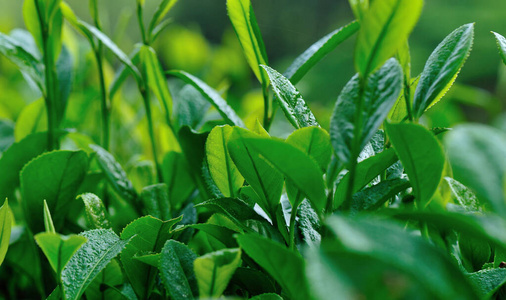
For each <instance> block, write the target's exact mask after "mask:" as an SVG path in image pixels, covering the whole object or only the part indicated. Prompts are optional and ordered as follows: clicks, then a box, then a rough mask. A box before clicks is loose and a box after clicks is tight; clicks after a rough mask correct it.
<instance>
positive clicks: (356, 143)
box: [343, 77, 366, 209]
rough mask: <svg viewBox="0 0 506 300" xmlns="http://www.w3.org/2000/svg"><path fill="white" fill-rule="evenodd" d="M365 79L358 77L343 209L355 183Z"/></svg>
mask: <svg viewBox="0 0 506 300" xmlns="http://www.w3.org/2000/svg"><path fill="white" fill-rule="evenodd" d="M365 84H366V79H365V78H363V77H360V78H359V91H358V103H357V110H356V111H355V128H354V134H353V141H352V145H351V158H350V160H351V161H350V167H349V172H350V180H349V181H348V188H347V189H346V198H345V201H344V203H343V207H344V208H345V209H347V208H349V207H350V203H351V199H352V196H353V186H354V185H355V176H356V172H357V158H358V155H359V154H360V138H359V136H360V134H361V131H362V128H361V127H362V106H363V105H364V103H363V102H364V93H365Z"/></svg>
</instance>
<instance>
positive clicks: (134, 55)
mask: <svg viewBox="0 0 506 300" xmlns="http://www.w3.org/2000/svg"><path fill="white" fill-rule="evenodd" d="M140 51H141V47H140V46H139V45H135V46H134V49H133V50H132V52H130V55H129V56H128V57H129V58H130V60H131V61H132V63H133V64H138V63H140V61H141V54H140V53H141V52H140ZM130 74H131V72H130V69H128V68H126V67H125V65H121V67H120V68H119V69H118V71H116V74H115V75H114V80H113V81H112V83H111V84H110V87H109V98H110V99H114V96H115V95H116V93H117V92H118V91H119V90H120V89H121V86H122V85H123V83H125V81H126V79H127V78H128V76H129V75H130Z"/></svg>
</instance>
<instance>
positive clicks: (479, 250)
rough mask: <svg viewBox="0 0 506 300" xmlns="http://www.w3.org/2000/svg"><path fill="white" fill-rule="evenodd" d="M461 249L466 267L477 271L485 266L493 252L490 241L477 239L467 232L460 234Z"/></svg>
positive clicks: (471, 270)
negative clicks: (466, 233)
mask: <svg viewBox="0 0 506 300" xmlns="http://www.w3.org/2000/svg"><path fill="white" fill-rule="evenodd" d="M458 245H459V250H460V255H461V259H462V263H463V265H464V267H465V268H466V269H467V270H468V271H470V272H475V271H479V270H481V269H482V268H483V265H484V264H485V263H487V262H488V261H489V259H490V255H491V254H492V250H491V249H490V246H489V244H488V243H486V242H485V243H484V242H483V240H482V239H475V238H472V237H469V236H467V235H465V234H461V235H460V236H459V243H458Z"/></svg>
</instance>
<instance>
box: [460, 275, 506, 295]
mask: <svg viewBox="0 0 506 300" xmlns="http://www.w3.org/2000/svg"><path fill="white" fill-rule="evenodd" d="M468 276H469V280H470V281H471V283H472V285H473V287H474V288H475V290H476V292H477V293H478V294H479V295H480V296H481V297H483V299H492V296H493V294H494V293H495V292H496V291H497V290H499V288H500V287H502V286H504V284H505V283H506V269H502V268H496V269H488V270H481V271H478V272H475V273H471V274H469V275H468Z"/></svg>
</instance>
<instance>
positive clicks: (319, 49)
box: [283, 0, 363, 84]
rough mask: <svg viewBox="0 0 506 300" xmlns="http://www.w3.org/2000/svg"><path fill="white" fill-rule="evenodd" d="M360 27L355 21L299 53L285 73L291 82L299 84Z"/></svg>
mask: <svg viewBox="0 0 506 300" xmlns="http://www.w3.org/2000/svg"><path fill="white" fill-rule="evenodd" d="M362 1H363V0H362ZM359 28H360V25H359V23H358V22H356V21H353V22H351V23H349V24H348V25H345V26H343V27H341V28H339V29H336V30H334V31H332V32H331V33H329V34H327V35H326V36H324V37H322V38H321V39H320V40H318V41H317V42H316V43H314V44H313V45H311V46H310V47H309V48H308V49H307V50H306V51H304V53H302V54H301V55H299V56H298V57H297V58H296V59H295V60H294V61H293V63H292V64H291V65H290V66H289V67H288V69H287V70H286V71H285V73H283V75H284V76H285V77H286V78H288V79H290V82H292V83H293V84H297V82H299V81H300V80H301V79H302V77H304V75H306V73H307V72H308V71H309V70H310V69H311V68H312V67H313V66H315V65H316V64H317V63H318V62H319V61H320V60H322V59H323V58H324V57H325V56H326V55H327V54H329V53H330V52H331V51H332V50H334V49H335V48H336V47H337V46H339V45H340V44H341V43H342V42H344V41H346V40H347V39H348V38H349V37H351V36H352V35H353V34H355V33H356V32H357V31H358V30H359Z"/></svg>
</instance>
